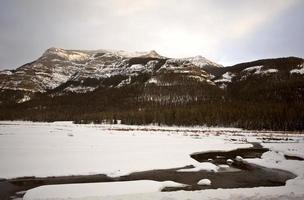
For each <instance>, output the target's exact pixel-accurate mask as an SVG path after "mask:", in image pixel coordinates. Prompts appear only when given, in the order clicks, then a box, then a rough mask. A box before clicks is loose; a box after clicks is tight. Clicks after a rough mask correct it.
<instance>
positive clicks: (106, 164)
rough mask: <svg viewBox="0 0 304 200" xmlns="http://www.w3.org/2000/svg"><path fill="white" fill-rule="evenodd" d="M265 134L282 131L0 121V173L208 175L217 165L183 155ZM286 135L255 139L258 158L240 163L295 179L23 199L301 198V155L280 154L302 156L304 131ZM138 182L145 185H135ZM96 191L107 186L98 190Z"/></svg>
mask: <svg viewBox="0 0 304 200" xmlns="http://www.w3.org/2000/svg"><path fill="white" fill-rule="evenodd" d="M266 137H269V138H278V137H280V138H284V137H286V136H285V135H284V134H283V133H274V132H254V131H244V130H241V129H232V128H226V129H225V128H206V127H191V128H188V127H165V126H163V127H158V126H126V125H93V124H89V125H75V124H73V123H71V122H56V123H32V122H18V121H13V122H9V121H1V122H0V158H1V165H0V178H13V177H23V176H37V177H45V176H59V175H86V174H107V175H109V176H119V175H124V174H128V173H131V172H136V171H144V170H151V169H168V168H176V167H183V166H186V165H193V166H195V168H193V169H192V170H212V171H215V173H216V171H217V168H218V167H217V166H215V165H213V164H211V163H198V162H197V161H195V160H193V159H192V158H191V157H190V156H189V155H190V154H191V153H194V152H202V151H216V150H232V149H236V148H244V147H250V146H252V145H251V144H248V143H247V141H250V142H262V141H266V140H265V138H266ZM288 138H289V139H290V140H282V141H277V140H273V141H271V142H272V143H261V144H262V145H263V146H265V147H267V148H270V149H271V151H270V152H266V153H265V154H264V155H263V156H262V159H244V160H245V162H250V163H255V164H258V165H262V166H265V167H272V168H277V169H284V170H288V171H291V172H293V173H294V174H296V175H297V178H295V179H293V180H289V181H288V182H287V184H286V186H281V187H270V188H269V187H267V188H265V187H258V188H247V189H240V188H239V189H216V190H203V191H178V192H159V190H160V189H161V188H163V187H164V186H166V184H177V183H172V182H170V183H168V182H166V183H165V182H156V181H143V182H136V181H128V182H118V183H116V184H113V183H92V184H70V185H55V186H42V187H38V188H34V189H32V190H30V191H28V192H27V194H26V195H25V199H26V200H38V199H40V200H41V199H56V200H59V199H61V200H63V199H64V200H66V199H73V200H75V199H78V200H79V199H81V200H96V199H212V200H213V199H248V200H249V199H250V200H253V199H267V200H270V199H271V200H272V199H279V200H281V199H282V200H283V199H304V191H303V189H302V188H303V187H304V161H299V160H286V159H285V157H284V156H283V155H284V154H285V155H290V156H298V157H303V158H304V139H303V138H304V137H302V136H301V135H300V134H291V133H289V134H288ZM268 141H270V140H268ZM219 167H220V166H219ZM227 167H228V166H227ZM192 170H190V171H192ZM138 184H141V185H142V187H143V188H150V189H148V190H146V189H142V190H140V189H139V188H138ZM149 184H150V185H149ZM211 185H212V182H211ZM126 188H127V189H126ZM103 190H105V191H107V192H104V193H103V192H101V191H103ZM54 191H56V192H54ZM66 191H69V192H66ZM80 191H90V192H80ZM111 191H112V192H111ZM139 191H141V192H139Z"/></svg>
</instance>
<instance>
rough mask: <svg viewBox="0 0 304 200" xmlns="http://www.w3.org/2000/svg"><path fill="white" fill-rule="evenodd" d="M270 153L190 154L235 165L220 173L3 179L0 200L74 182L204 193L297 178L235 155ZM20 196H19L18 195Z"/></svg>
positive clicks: (167, 171) (258, 149)
mask: <svg viewBox="0 0 304 200" xmlns="http://www.w3.org/2000/svg"><path fill="white" fill-rule="evenodd" d="M266 151H268V149H265V148H262V147H261V146H260V145H259V144H254V147H253V148H244V149H236V150H233V151H227V152H222V151H214V152H205V153H194V154H192V155H190V156H191V157H192V158H193V159H195V160H197V161H199V162H207V161H210V162H212V163H214V164H216V165H217V164H223V163H226V161H227V159H231V160H233V161H234V162H233V163H231V165H230V167H229V168H228V169H222V170H219V172H210V171H198V172H180V171H177V170H178V169H185V168H192V167H193V166H186V167H183V168H174V169H164V170H150V171H142V172H136V173H132V174H129V175H126V176H120V177H115V178H112V177H108V176H106V175H104V174H99V175H84V176H61V177H46V178H36V177H24V178H18V179H10V180H0V199H1V200H8V199H10V197H11V196H22V195H23V193H17V192H20V191H24V190H28V189H31V188H35V187H38V186H42V185H52V184H71V183H94V182H113V181H131V180H155V181H168V180H170V181H175V182H179V183H183V184H187V185H189V186H186V187H184V188H180V187H178V188H175V187H167V188H164V189H163V191H177V190H203V189H211V188H212V189H216V188H250V187H259V186H282V185H285V183H286V181H287V180H289V179H292V178H295V175H294V174H292V173H290V172H287V171H283V170H278V169H269V168H265V167H260V166H256V165H252V164H247V163H245V162H242V161H238V160H236V159H235V157H236V156H241V157H243V158H260V157H261V155H262V154H263V153H264V152H266ZM201 179H209V180H211V185H210V186H202V185H197V182H198V181H199V180H201ZM16 193H17V194H16Z"/></svg>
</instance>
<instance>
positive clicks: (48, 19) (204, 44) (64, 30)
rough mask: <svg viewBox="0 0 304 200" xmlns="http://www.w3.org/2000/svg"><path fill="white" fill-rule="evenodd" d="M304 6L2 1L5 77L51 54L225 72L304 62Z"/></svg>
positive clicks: (219, 1)
mask: <svg viewBox="0 0 304 200" xmlns="http://www.w3.org/2000/svg"><path fill="white" fill-rule="evenodd" d="M303 10H304V1H303V0H87V1H85V0H49V1H47V0H0V69H4V68H8V69H12V68H16V67H19V66H20V65H22V64H25V63H26V62H30V61H33V60H34V59H36V58H38V57H39V56H40V55H41V54H42V53H43V52H44V51H45V50H46V49H47V48H49V47H60V48H66V49H121V50H130V51H147V50H152V49H154V50H156V51H157V52H158V53H160V54H162V55H164V56H168V57H188V56H195V55H202V56H204V57H206V58H209V59H211V60H213V61H215V62H218V63H220V64H223V65H231V64H236V63H238V62H243V61H250V60H254V59H259V58H268V57H281V56H290V55H294V56H300V57H304V11H303Z"/></svg>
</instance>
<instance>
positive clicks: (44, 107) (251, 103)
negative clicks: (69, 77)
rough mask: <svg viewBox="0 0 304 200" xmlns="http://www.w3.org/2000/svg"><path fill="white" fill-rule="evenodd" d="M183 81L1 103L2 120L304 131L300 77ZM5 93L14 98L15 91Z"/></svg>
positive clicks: (303, 96) (102, 89) (303, 105)
mask: <svg viewBox="0 0 304 200" xmlns="http://www.w3.org/2000/svg"><path fill="white" fill-rule="evenodd" d="M181 82H182V81H181ZM182 83H183V84H175V85H163V86H157V85H153V84H152V85H149V86H147V85H144V84H133V85H129V86H126V87H122V88H106V87H104V88H102V87H101V88H99V89H97V90H95V91H93V92H89V93H85V94H73V93H67V94H64V95H54V94H37V95H36V96H35V97H34V98H33V99H32V100H31V101H28V102H25V103H21V104H2V106H1V107H0V109H1V112H0V119H1V120H17V119H22V120H32V121H58V120H72V121H74V122H75V123H91V122H93V123H102V122H108V123H117V121H118V120H121V122H122V123H124V124H151V123H154V124H160V125H161V124H166V125H186V126H191V125H208V126H226V127H240V128H245V129H271V130H304V101H303V100H304V82H303V78H302V77H300V76H299V77H298V78H297V77H294V76H293V77H292V78H291V77H290V78H285V79H283V80H282V79H281V78H278V77H276V76H272V77H269V78H267V79H265V78H261V77H260V78H259V77H256V78H250V79H248V80H246V81H235V82H233V83H232V84H230V85H228V87H227V88H226V89H224V90H223V89H220V88H218V87H217V86H213V85H210V84H206V83H199V82H187V83H185V82H182ZM2 95H8V98H9V95H11V93H10V92H7V93H2Z"/></svg>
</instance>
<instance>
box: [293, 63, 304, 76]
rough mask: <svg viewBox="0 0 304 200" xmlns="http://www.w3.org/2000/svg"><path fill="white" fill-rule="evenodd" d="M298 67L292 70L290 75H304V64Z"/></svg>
mask: <svg viewBox="0 0 304 200" xmlns="http://www.w3.org/2000/svg"><path fill="white" fill-rule="evenodd" d="M298 67H299V68H298V69H293V70H290V74H304V63H303V64H302V65H299V66H298Z"/></svg>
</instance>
